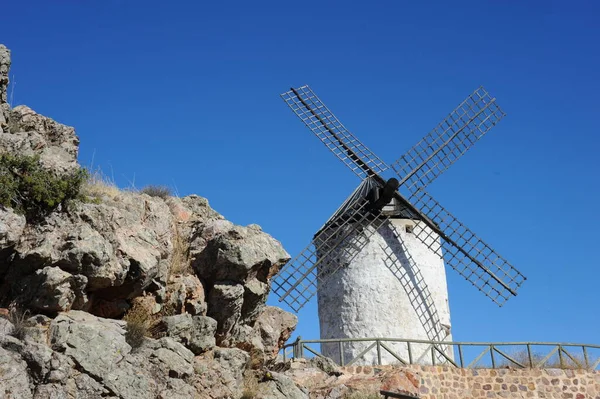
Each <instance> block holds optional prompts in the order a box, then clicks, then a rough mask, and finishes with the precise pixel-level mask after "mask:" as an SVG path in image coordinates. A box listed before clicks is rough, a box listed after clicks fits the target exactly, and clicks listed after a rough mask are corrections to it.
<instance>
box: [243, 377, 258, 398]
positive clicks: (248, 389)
mask: <svg viewBox="0 0 600 399" xmlns="http://www.w3.org/2000/svg"><path fill="white" fill-rule="evenodd" d="M241 399H259V396H258V377H257V375H256V373H254V372H251V371H247V372H246V374H245V375H244V391H243V392H242V397H241Z"/></svg>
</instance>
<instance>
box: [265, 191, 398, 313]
mask: <svg viewBox="0 0 600 399" xmlns="http://www.w3.org/2000/svg"><path fill="white" fill-rule="evenodd" d="M369 205H370V204H369V201H368V200H367V199H366V198H364V197H359V198H358V199H357V200H356V201H354V202H353V203H352V204H351V205H349V206H348V207H347V208H346V211H345V212H343V213H341V214H339V215H338V216H337V217H336V218H334V219H332V220H330V221H329V223H328V224H327V225H325V226H324V227H323V228H322V229H321V230H320V231H319V233H317V234H316V235H315V237H314V239H313V240H312V242H311V243H310V245H309V246H307V247H306V248H305V249H304V250H303V251H302V252H300V254H299V255H298V256H296V257H295V258H294V259H292V260H291V261H290V262H288V263H286V264H285V266H284V267H283V268H282V269H281V270H280V271H279V273H278V274H277V275H276V276H275V277H274V278H273V281H272V284H271V286H272V287H273V291H274V292H275V294H276V295H277V296H279V301H280V302H281V301H283V302H285V303H287V304H288V305H289V306H290V307H291V308H292V309H294V310H295V311H296V312H297V311H298V310H300V308H302V307H303V306H304V305H305V304H306V303H307V302H308V301H309V300H310V299H311V298H312V297H313V296H314V295H315V294H316V293H317V281H318V280H323V279H325V278H328V277H330V276H332V275H333V274H334V273H335V272H337V271H338V270H339V269H340V268H341V267H343V266H344V265H347V264H349V263H350V262H351V261H352V260H353V259H354V257H355V256H356V255H357V254H358V253H359V252H360V251H361V250H362V249H363V248H364V247H365V246H366V245H367V244H368V242H369V238H370V237H371V236H372V235H373V234H374V233H375V232H376V231H377V230H378V229H379V227H381V225H382V224H383V223H384V222H385V221H386V220H387V219H388V218H387V217H385V216H382V215H380V214H373V213H372V212H371V211H370V210H369Z"/></svg>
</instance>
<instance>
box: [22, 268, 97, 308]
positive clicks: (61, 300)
mask: <svg viewBox="0 0 600 399" xmlns="http://www.w3.org/2000/svg"><path fill="white" fill-rule="evenodd" d="M86 283H87V278H86V277H85V276H82V275H75V276H74V275H72V274H69V273H67V272H65V271H62V270H61V269H60V268H59V267H52V266H46V267H45V268H43V269H41V270H36V272H35V274H34V275H33V276H32V277H31V278H30V279H29V281H28V282H27V285H28V288H29V290H28V294H27V298H32V299H33V300H32V301H31V302H30V308H31V309H33V310H36V311H40V312H45V313H57V312H64V311H66V310H70V309H71V308H72V307H73V304H74V303H75V301H76V300H77V301H79V306H81V304H83V303H85V302H87V298H86V297H85V286H86ZM31 292H34V293H35V294H31ZM78 296H79V298H78Z"/></svg>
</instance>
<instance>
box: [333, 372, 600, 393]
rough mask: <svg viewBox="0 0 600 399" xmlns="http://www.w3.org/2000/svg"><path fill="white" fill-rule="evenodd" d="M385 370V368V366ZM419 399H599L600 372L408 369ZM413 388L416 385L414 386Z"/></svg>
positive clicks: (374, 373)
mask: <svg viewBox="0 0 600 399" xmlns="http://www.w3.org/2000/svg"><path fill="white" fill-rule="evenodd" d="M387 367H389V366H387ZM387 367H386V366H382V367H365V366H355V367H343V368H341V370H343V371H344V372H345V373H350V374H373V375H376V374H377V373H380V372H381V371H382V369H386V368H387ZM402 369H403V370H404V371H405V372H407V374H411V373H412V374H414V376H415V377H416V378H415V379H414V380H413V381H414V382H415V383H417V384H418V386H415V388H416V389H417V390H418V392H419V393H420V397H421V398H422V399H463V398H473V399H480V398H486V399H487V398H548V399H559V398H560V399H569V398H572V399H600V372H599V371H589V370H560V369H496V370H492V369H457V368H453V367H444V366H417V365H413V366H408V367H404V368H402ZM415 385H416V384H415Z"/></svg>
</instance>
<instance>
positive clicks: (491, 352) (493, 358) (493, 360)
mask: <svg viewBox="0 0 600 399" xmlns="http://www.w3.org/2000/svg"><path fill="white" fill-rule="evenodd" d="M490 357H491V358H492V368H493V369H495V368H496V358H495V357H494V345H490Z"/></svg>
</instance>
